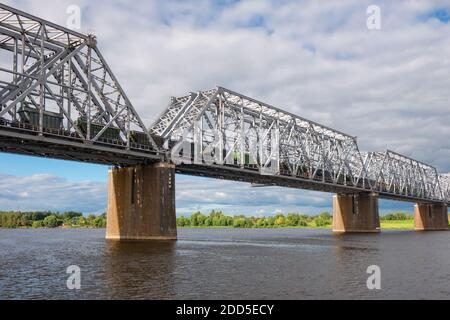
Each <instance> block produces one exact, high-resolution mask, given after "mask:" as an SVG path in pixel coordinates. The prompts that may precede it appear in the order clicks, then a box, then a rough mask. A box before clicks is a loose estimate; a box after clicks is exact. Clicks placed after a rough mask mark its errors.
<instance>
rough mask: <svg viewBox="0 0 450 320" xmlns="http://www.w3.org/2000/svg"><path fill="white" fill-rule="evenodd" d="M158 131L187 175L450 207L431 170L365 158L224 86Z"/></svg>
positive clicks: (184, 107) (178, 104)
mask: <svg viewBox="0 0 450 320" xmlns="http://www.w3.org/2000/svg"><path fill="white" fill-rule="evenodd" d="M151 131H152V133H154V134H156V135H159V136H161V137H162V138H164V139H166V140H167V141H169V142H168V143H167V144H166V146H167V148H168V149H170V150H171V151H172V156H173V157H175V158H176V161H178V162H179V164H180V165H181V168H183V169H182V171H183V170H185V171H186V172H187V173H193V174H195V170H198V171H199V173H201V174H202V175H208V174H207V173H206V172H205V167H208V166H210V167H211V170H212V169H214V170H215V172H216V173H215V174H216V175H221V176H222V177H224V178H227V177H226V175H227V173H226V170H227V169H228V168H229V169H233V172H234V173H233V177H232V178H233V179H237V180H240V179H241V178H242V177H241V176H240V175H239V174H237V173H236V172H235V170H236V169H238V170H241V171H242V176H244V175H245V174H248V172H249V171H253V172H254V173H258V174H265V175H267V174H268V173H269V174H272V175H273V179H272V181H271V179H270V178H268V179H267V178H266V179H265V183H267V184H280V183H279V181H280V180H279V179H280V178H281V177H286V178H287V177H289V178H290V181H292V178H294V180H297V181H299V183H300V185H301V183H302V182H305V183H306V182H315V184H314V186H312V187H311V188H313V189H316V190H326V191H330V190H336V191H340V192H358V191H366V192H376V193H379V194H380V195H382V196H386V197H390V198H403V199H421V200H427V201H449V200H450V196H449V182H448V181H449V179H448V177H444V176H440V175H439V174H438V173H437V171H436V169H435V168H433V167H431V166H429V165H426V164H424V163H421V162H419V161H416V160H413V159H410V158H408V157H405V156H402V155H400V154H397V153H395V152H392V151H386V152H371V153H361V152H360V151H359V149H358V145H357V141H356V138H355V137H352V136H349V135H347V134H345V133H342V132H339V131H337V130H333V129H331V128H328V127H326V126H323V125H320V124H318V123H315V122H313V121H309V120H306V119H303V118H301V117H298V116H296V115H293V114H291V113H288V112H285V111H283V110H281V109H278V108H275V107H272V106H270V105H268V104H265V103H263V102H260V101H257V100H254V99H252V98H249V97H246V96H244V95H241V94H238V93H236V92H233V91H231V90H228V89H225V88H222V87H217V88H215V89H212V90H208V91H201V92H197V93H191V94H190V95H187V96H183V97H180V98H172V101H171V103H170V105H169V106H168V108H167V109H166V110H165V112H163V114H161V116H160V117H159V118H158V119H157V121H156V122H155V123H154V125H153V126H152V128H151ZM275 133H276V134H275ZM274 138H275V144H273V143H272V142H273V141H274ZM186 142H187V143H186ZM186 149H188V150H187V152H186ZM188 163H189V164H190V165H189V166H188V165H186V164H188ZM220 167H222V168H223V170H220ZM194 168H195V169H194ZM268 169H271V170H268ZM228 178H230V177H228ZM272 182H273V183H272ZM333 187H334V188H333Z"/></svg>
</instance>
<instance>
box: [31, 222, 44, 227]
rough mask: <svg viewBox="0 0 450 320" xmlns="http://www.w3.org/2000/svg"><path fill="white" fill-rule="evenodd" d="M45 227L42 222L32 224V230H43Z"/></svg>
mask: <svg viewBox="0 0 450 320" xmlns="http://www.w3.org/2000/svg"><path fill="white" fill-rule="evenodd" d="M43 226H44V225H43V224H42V220H37V221H33V223H32V224H31V227H32V228H42V227H43Z"/></svg>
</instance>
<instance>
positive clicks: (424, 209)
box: [414, 203, 449, 231]
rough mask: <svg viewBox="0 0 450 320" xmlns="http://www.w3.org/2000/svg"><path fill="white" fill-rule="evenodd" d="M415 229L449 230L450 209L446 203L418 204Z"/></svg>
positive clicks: (415, 207)
mask: <svg viewBox="0 0 450 320" xmlns="http://www.w3.org/2000/svg"><path fill="white" fill-rule="evenodd" d="M414 229H415V230H418V231H431V230H448V229H449V228H448V208H447V205H446V204H444V203H417V204H416V205H415V206H414Z"/></svg>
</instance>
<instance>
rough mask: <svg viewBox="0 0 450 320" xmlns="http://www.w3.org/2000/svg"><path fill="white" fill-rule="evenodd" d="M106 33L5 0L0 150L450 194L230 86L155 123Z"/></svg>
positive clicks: (387, 155)
mask: <svg viewBox="0 0 450 320" xmlns="http://www.w3.org/2000/svg"><path fill="white" fill-rule="evenodd" d="M96 42H97V41H96V38H95V37H94V36H93V35H84V34H81V33H77V32H75V31H72V30H69V29H66V28H64V27H61V26H59V25H56V24H53V23H51V22H48V21H45V20H43V19H40V18H37V17H35V16H32V15H29V14H27V13H25V12H21V11H19V10H16V9H13V8H11V7H8V6H6V5H3V4H0V151H3V152H10V153H18V154H26V155H34V156H43V157H51V158H58V159H66V160H76V161H84V162H91V163H103V164H110V165H114V166H129V165H136V164H148V163H154V162H161V161H162V162H174V163H176V164H177V166H176V170H177V171H178V172H180V173H184V174H190V175H199V176H207V177H213V178H220V179H231V180H237V181H246V182H251V183H257V184H263V185H277V186H287V187H295V188H303V189H312V190H320V191H327V192H336V193H358V192H371V193H377V194H379V195H380V196H381V197H384V198H391V199H397V200H406V201H415V202H417V201H418V202H433V203H434V202H440V203H446V204H448V203H450V178H449V176H447V175H442V174H439V173H438V172H437V170H436V169H435V168H434V167H432V166H430V165H427V164H425V163H422V162H420V161H417V160H414V159H411V158H409V157H406V156H403V155H401V154H398V153H395V152H393V151H390V150H388V151H384V152H361V151H360V150H359V148H358V144H357V140H356V138H355V137H353V136H350V135H348V134H345V133H342V132H340V131H337V130H334V129H332V128H329V127H326V126H323V125H321V124H318V123H316V122H313V121H309V120H306V119H304V118H301V117H299V116H297V115H294V114H292V113H289V112H286V111H283V110H281V109H278V108H275V107H273V106H270V105H268V104H266V103H263V102H260V101H257V100H255V99H252V98H249V97H247V96H244V95H242V94H239V93H237V92H234V91H231V90H228V89H225V88H222V87H217V88H214V89H212V90H207V91H200V92H196V93H190V94H189V95H186V96H183V97H176V98H175V97H174V98H172V99H171V102H170V104H169V106H168V107H167V108H166V109H165V110H164V112H163V113H162V114H161V115H160V116H159V117H158V118H157V120H156V121H155V122H154V123H153V125H151V126H148V127H147V126H146V125H145V124H144V123H143V121H142V119H141V117H140V116H139V115H138V113H137V112H136V110H135V109H134V107H133V105H132V104H131V102H130V100H129V99H128V97H127V95H126V94H125V92H124V90H123V89H122V87H121V86H120V84H119V82H118V80H117V78H116V77H115V76H114V74H113V72H112V71H111V69H110V67H109V66H108V64H107V63H106V60H105V58H104V57H103V56H102V54H101V53H100V51H99V49H98V47H97V43H96Z"/></svg>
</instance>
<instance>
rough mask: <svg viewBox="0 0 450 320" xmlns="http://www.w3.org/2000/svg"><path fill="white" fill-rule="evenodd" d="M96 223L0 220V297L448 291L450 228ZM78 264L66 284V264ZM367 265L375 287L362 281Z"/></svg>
mask: <svg viewBox="0 0 450 320" xmlns="http://www.w3.org/2000/svg"><path fill="white" fill-rule="evenodd" d="M104 234H105V231H104V230H102V229H0V299H450V232H445V231H442V232H414V231H383V232H382V233H381V234H368V235H367V234H365V235H363V234H350V235H333V234H332V233H331V232H330V230H322V229H179V230H178V235H179V240H178V241H175V242H123V243H122V242H115V241H107V240H105V239H104ZM70 265H77V266H79V268H80V275H81V277H80V278H81V280H80V281H81V288H80V289H79V290H77V289H73V290H69V289H68V288H67V285H66V280H67V279H68V277H69V276H70V275H69V274H67V273H66V269H67V267H68V266H70ZM369 265H377V266H379V267H380V271H381V275H380V276H381V277H380V278H381V289H380V290H377V289H374V290H369V289H368V288H367V285H366V280H367V278H368V277H369V276H370V274H368V273H366V270H367V267H368V266H369Z"/></svg>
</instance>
